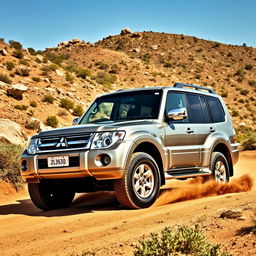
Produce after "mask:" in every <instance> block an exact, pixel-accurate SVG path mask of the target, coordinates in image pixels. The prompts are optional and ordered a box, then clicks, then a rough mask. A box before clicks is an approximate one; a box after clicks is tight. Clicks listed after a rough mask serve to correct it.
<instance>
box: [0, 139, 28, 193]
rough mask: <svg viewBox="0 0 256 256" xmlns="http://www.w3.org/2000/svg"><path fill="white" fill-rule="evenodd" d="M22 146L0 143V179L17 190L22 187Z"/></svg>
mask: <svg viewBox="0 0 256 256" xmlns="http://www.w3.org/2000/svg"><path fill="white" fill-rule="evenodd" d="M22 151H23V148H22V147H21V146H20V145H12V144H6V143H0V179H1V180H4V181H7V182H10V183H11V184H12V185H13V186H14V188H15V189H16V190H18V189H19V188H21V187H22V179H21V176H20V172H19V169H20V155H21V153H22Z"/></svg>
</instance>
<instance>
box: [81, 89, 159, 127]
mask: <svg viewBox="0 0 256 256" xmlns="http://www.w3.org/2000/svg"><path fill="white" fill-rule="evenodd" d="M161 97H162V91H161V90H148V91H138V92H136V91H135V92H129V93H118V94H116V95H109V96H103V97H100V98H98V99H96V101H95V102H94V103H93V104H92V106H91V107H90V108H89V110H88V111H87V112H86V114H85V115H84V116H83V118H82V120H81V121H80V124H87V123H100V122H104V123H112V122H115V121H125V120H136V119H156V118H157V117H158V113H159V107H160V102H161Z"/></svg>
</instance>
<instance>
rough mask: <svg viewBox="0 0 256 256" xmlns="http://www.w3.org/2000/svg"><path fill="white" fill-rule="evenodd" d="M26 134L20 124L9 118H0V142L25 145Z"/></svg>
mask: <svg viewBox="0 0 256 256" xmlns="http://www.w3.org/2000/svg"><path fill="white" fill-rule="evenodd" d="M27 140H28V138H27V136H26V134H25V132H24V131H23V130H22V128H21V126H20V125H19V124H17V123H15V122H12V121H11V120H9V119H3V118H0V142H4V143H10V144H20V145H22V146H26V144H27Z"/></svg>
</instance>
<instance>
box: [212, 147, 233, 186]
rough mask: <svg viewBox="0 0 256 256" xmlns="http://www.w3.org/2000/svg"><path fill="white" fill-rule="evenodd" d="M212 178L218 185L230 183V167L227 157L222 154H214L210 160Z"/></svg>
mask: <svg viewBox="0 0 256 256" xmlns="http://www.w3.org/2000/svg"><path fill="white" fill-rule="evenodd" d="M210 170H211V172H212V178H213V179H214V180H215V181H216V182H218V183H226V182H229V165H228V161H227V159H226V157H225V156H224V155H223V154H222V153H220V152H213V153H212V155H211V160H210Z"/></svg>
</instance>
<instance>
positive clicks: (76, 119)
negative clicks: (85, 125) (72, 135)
mask: <svg viewBox="0 0 256 256" xmlns="http://www.w3.org/2000/svg"><path fill="white" fill-rule="evenodd" d="M79 121H80V117H76V118H74V119H73V125H77V124H78V123H79Z"/></svg>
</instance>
